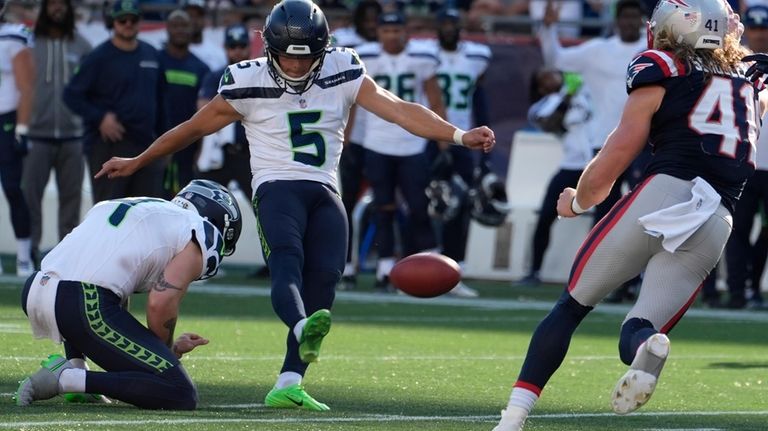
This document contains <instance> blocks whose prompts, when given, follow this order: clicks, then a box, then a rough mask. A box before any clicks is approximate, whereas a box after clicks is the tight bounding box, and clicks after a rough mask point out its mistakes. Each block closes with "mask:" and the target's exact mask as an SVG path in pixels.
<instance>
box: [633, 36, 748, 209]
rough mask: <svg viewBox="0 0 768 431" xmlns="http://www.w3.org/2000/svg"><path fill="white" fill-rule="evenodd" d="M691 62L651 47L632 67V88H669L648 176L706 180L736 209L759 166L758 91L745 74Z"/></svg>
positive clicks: (655, 128) (653, 135) (654, 127)
mask: <svg viewBox="0 0 768 431" xmlns="http://www.w3.org/2000/svg"><path fill="white" fill-rule="evenodd" d="M745 69H746V67H745V66H744V65H739V67H738V70H737V71H735V72H733V73H726V72H724V71H720V70H716V71H706V72H705V70H704V68H703V67H702V66H701V65H700V64H695V63H694V64H685V63H683V62H682V61H680V60H679V59H677V58H676V57H675V56H674V54H673V53H671V52H667V51H658V50H648V51H645V52H643V53H641V54H640V55H639V56H637V57H636V58H635V59H634V60H633V61H632V62H631V63H630V64H629V68H628V70H627V92H628V93H631V92H632V91H634V90H636V89H638V88H640V87H643V86H647V85H660V86H662V87H664V88H665V89H666V93H665V94H664V98H663V99H662V102H661V106H660V107H659V109H658V111H656V113H655V114H654V116H653V119H652V121H651V131H650V135H649V140H650V143H651V145H652V146H653V152H654V155H653V158H652V159H651V161H650V163H649V165H648V167H647V169H646V175H653V174H668V175H672V176H674V177H677V178H681V179H684V180H691V179H693V178H695V177H697V176H699V177H701V178H703V179H705V180H706V181H707V182H708V183H709V184H711V185H712V187H714V188H715V190H717V192H718V193H719V194H720V196H721V197H722V202H723V204H724V205H725V206H726V208H728V209H729V210H730V211H731V212H733V209H734V204H735V201H736V200H738V198H739V196H740V195H741V190H742V189H743V188H744V183H745V182H746V180H747V178H749V177H750V176H751V175H752V173H753V172H754V170H755V143H756V142H757V134H758V126H759V124H760V119H759V117H758V115H759V105H758V101H757V92H756V91H755V88H754V87H753V86H752V84H751V83H750V82H749V81H748V80H747V79H746V78H745V77H744V70H745Z"/></svg>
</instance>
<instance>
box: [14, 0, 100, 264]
mask: <svg viewBox="0 0 768 431" xmlns="http://www.w3.org/2000/svg"><path fill="white" fill-rule="evenodd" d="M34 33H35V44H34V46H33V47H32V54H33V57H34V62H35V66H36V69H37V71H38V73H36V74H35V89H34V94H35V97H34V99H33V104H32V117H31V118H30V122H29V126H30V130H29V153H28V154H27V157H26V158H25V159H24V166H25V167H24V174H23V178H22V184H24V186H23V187H22V189H23V191H24V197H25V199H26V201H27V205H29V216H30V222H31V231H32V255H33V256H34V257H36V258H39V248H40V240H41V238H42V234H43V228H42V224H43V223H42V222H43V210H42V205H41V202H42V200H43V194H44V193H45V187H46V185H47V184H48V179H49V178H50V175H51V170H52V169H53V170H54V171H55V172H56V190H57V194H58V197H59V211H58V238H59V240H62V239H64V237H65V236H66V235H67V234H68V233H69V232H71V231H72V229H74V228H75V226H77V225H78V223H80V204H81V201H82V189H83V175H84V172H85V156H84V154H83V141H82V139H83V122H82V119H80V117H78V116H77V115H75V114H74V113H72V111H70V109H69V108H67V106H66V105H65V104H64V100H63V99H62V95H63V91H64V86H66V85H67V83H68V82H69V80H70V79H71V77H72V75H74V74H75V71H76V70H77V68H78V66H79V65H80V62H81V61H82V60H83V58H84V57H85V56H86V55H87V54H88V53H89V52H90V51H91V44H90V43H88V41H86V40H85V38H84V37H83V36H82V35H81V34H80V33H79V32H78V31H77V29H76V27H75V13H74V8H73V5H72V0H43V1H42V3H41V4H40V15H39V17H38V18H37V22H36V23H35V30H34ZM36 263H39V262H36Z"/></svg>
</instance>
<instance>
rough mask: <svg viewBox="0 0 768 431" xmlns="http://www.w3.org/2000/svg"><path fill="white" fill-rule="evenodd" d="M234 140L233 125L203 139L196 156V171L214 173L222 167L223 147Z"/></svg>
mask: <svg viewBox="0 0 768 431" xmlns="http://www.w3.org/2000/svg"><path fill="white" fill-rule="evenodd" d="M234 140H235V123H231V124H229V125H227V126H225V127H224V128H223V129H221V130H219V131H218V132H216V133H213V134H210V135H208V136H206V137H204V138H203V144H202V145H201V146H200V155H198V156H197V169H198V170H199V171H200V172H208V171H215V170H216V169H221V168H222V167H223V166H224V146H225V145H229V144H231V143H232V142H233V141H234Z"/></svg>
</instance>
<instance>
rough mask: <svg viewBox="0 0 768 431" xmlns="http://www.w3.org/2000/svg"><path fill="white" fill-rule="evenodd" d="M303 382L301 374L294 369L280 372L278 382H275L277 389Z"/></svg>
mask: <svg viewBox="0 0 768 431" xmlns="http://www.w3.org/2000/svg"><path fill="white" fill-rule="evenodd" d="M300 384H301V374H299V373H294V372H293V371H286V372H284V373H280V375H279V376H277V383H275V387H276V388H277V389H283V388H286V387H288V386H291V385H300Z"/></svg>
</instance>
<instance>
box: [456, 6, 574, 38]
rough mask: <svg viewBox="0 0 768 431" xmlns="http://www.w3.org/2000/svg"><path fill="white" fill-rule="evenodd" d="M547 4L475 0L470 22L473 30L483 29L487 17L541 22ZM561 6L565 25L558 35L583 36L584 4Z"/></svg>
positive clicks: (559, 28)
mask: <svg viewBox="0 0 768 431" xmlns="http://www.w3.org/2000/svg"><path fill="white" fill-rule="evenodd" d="M546 3H547V2H546V0H475V1H473V2H472V4H471V6H470V9H469V14H468V21H469V23H470V25H471V26H472V28H477V29H479V28H481V27H482V20H483V17H486V16H514V15H529V16H530V18H531V20H532V21H533V22H539V21H541V20H542V19H543V17H544V13H545V10H546ZM559 6H560V8H561V9H560V19H561V20H563V24H562V25H560V26H558V33H559V34H560V36H563V37H578V36H579V35H580V34H581V24H580V22H579V21H580V20H581V18H582V10H583V2H582V1H581V0H565V1H562V2H560V3H559Z"/></svg>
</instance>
